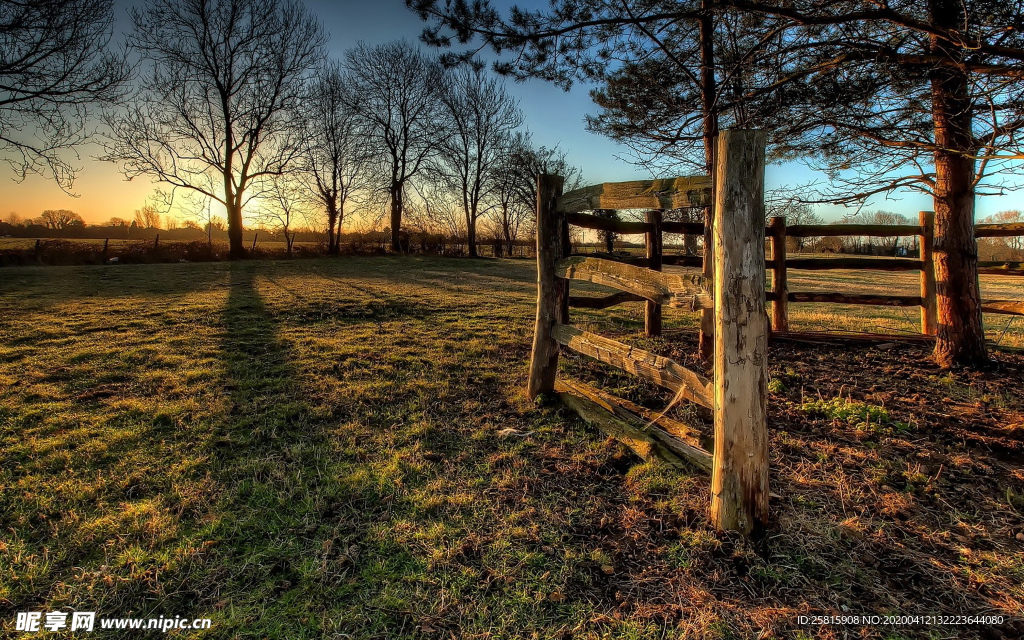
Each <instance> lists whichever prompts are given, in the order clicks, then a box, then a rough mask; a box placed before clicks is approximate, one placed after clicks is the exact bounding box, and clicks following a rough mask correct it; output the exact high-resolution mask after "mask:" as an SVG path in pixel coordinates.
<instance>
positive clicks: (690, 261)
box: [661, 254, 704, 269]
mask: <svg viewBox="0 0 1024 640" xmlns="http://www.w3.org/2000/svg"><path fill="white" fill-rule="evenodd" d="M661 264H663V265H673V266H677V267H696V268H698V269H699V268H700V267H701V266H703V265H704V258H702V257H700V256H680V255H672V254H669V255H662V256H661Z"/></svg>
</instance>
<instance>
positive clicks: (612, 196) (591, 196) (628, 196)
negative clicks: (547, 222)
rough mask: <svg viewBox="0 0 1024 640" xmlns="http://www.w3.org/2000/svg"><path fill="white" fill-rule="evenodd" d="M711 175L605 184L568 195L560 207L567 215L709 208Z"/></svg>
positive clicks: (559, 204)
mask: <svg viewBox="0 0 1024 640" xmlns="http://www.w3.org/2000/svg"><path fill="white" fill-rule="evenodd" d="M710 189H711V179H710V178H709V177H708V176H690V177H681V178H664V179H661V180H634V181H631V182H605V183H603V184H598V185H594V186H591V187H583V188H582V189H576V190H575V191H570V192H569V193H566V194H565V195H563V196H562V197H561V198H559V199H558V202H557V207H558V210H559V211H562V212H564V213H576V212H579V211H593V210H595V209H679V208H681V207H702V206H706V205H707V203H708V200H709V199H710V197H711V196H710Z"/></svg>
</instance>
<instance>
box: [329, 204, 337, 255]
mask: <svg viewBox="0 0 1024 640" xmlns="http://www.w3.org/2000/svg"><path fill="white" fill-rule="evenodd" d="M337 223H338V206H337V205H336V204H335V203H334V202H333V201H328V202H327V253H329V254H331V255H335V254H337V253H338V236H337V235H335V233H334V227H335V225H336V224H337Z"/></svg>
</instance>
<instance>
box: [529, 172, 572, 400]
mask: <svg viewBox="0 0 1024 640" xmlns="http://www.w3.org/2000/svg"><path fill="white" fill-rule="evenodd" d="M561 193H562V178H561V177H559V176H549V175H539V176H537V322H536V324H535V326H534V330H533V350H532V352H531V355H530V378H529V381H528V382H527V387H526V395H527V396H528V397H529V398H530V399H531V400H533V399H534V398H536V397H537V396H538V395H540V394H542V393H550V392H552V391H553V390H554V388H555V376H556V375H557V373H558V343H557V342H556V341H555V339H554V338H553V337H552V335H551V329H552V327H554V325H555V323H556V322H557V321H558V320H559V319H565V316H566V315H567V314H566V313H563V307H565V308H566V309H567V307H566V306H565V305H566V304H567V303H568V296H569V287H568V284H569V283H568V282H566V281H565V280H559V279H557V278H556V277H555V275H556V274H555V263H556V262H557V261H558V258H559V257H560V256H561V254H562V251H563V244H564V242H563V240H564V239H563V238H562V235H563V233H564V231H565V229H564V227H563V224H562V223H563V216H561V215H560V214H558V213H557V212H555V210H554V203H555V199H556V198H557V197H558V195H559V194H561Z"/></svg>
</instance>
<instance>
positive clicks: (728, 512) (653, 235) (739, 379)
mask: <svg viewBox="0 0 1024 640" xmlns="http://www.w3.org/2000/svg"><path fill="white" fill-rule="evenodd" d="M764 143H765V135H764V134H763V133H761V132H755V131H724V132H722V133H721V134H720V135H719V137H718V141H717V156H718V158H717V176H718V179H717V180H718V181H717V183H716V185H715V193H716V201H715V207H714V208H715V210H716V212H717V214H716V219H715V225H714V228H715V230H716V233H715V234H714V237H713V243H709V245H708V246H710V245H711V244H713V246H714V256H715V259H714V270H713V272H712V271H711V270H710V268H709V265H710V264H711V261H710V260H709V261H707V262H705V263H704V274H703V275H701V276H684V275H682V274H679V273H665V272H662V271H660V269H661V267H662V265H663V264H666V263H670V262H671V263H674V264H679V263H680V262H682V261H676V260H672V259H669V260H666V256H664V254H663V250H662V238H663V234H664V233H673V232H680V231H685V232H698V233H700V232H703V231H704V228H703V225H698V226H682V225H673V224H671V223H665V222H663V221H662V217H661V211H660V210H661V209H668V208H678V207H681V206H707V205H708V204H710V203H709V201H708V200H709V196H710V191H711V190H710V186H711V185H710V181H709V180H708V178H706V177H698V178H678V179H674V180H655V181H642V182H630V183H607V184H604V185H598V186H596V187H588V188H586V189H582V190H578V191H574V192H571V193H568V194H565V195H564V196H561V197H559V194H558V190H559V188H560V187H561V180H560V179H557V178H554V177H552V176H539V177H538V185H537V192H538V200H537V260H538V280H539V281H538V295H537V324H536V328H535V332H534V344H533V354H532V357H531V361H530V382H529V385H528V387H527V394H528V396H529V397H530V398H531V399H535V398H537V397H538V396H540V395H541V394H547V393H551V394H556V395H557V396H558V397H559V398H560V399H561V401H562V402H563V403H564V404H565V405H567V406H568V407H570V408H572V409H573V410H574V411H576V413H577V414H579V416H580V417H582V418H583V419H584V420H585V421H586V422H588V423H590V424H591V425H593V426H596V427H598V428H600V429H601V430H603V431H605V432H606V433H609V434H611V435H613V436H614V437H616V438H617V439H618V440H620V441H621V442H624V443H625V444H627V445H628V446H630V447H631V448H632V449H633V450H634V451H636V452H637V453H638V454H639V455H640V456H642V457H644V458H645V459H650V458H658V459H661V460H663V461H665V462H668V463H669V464H673V465H675V466H680V465H682V464H683V462H684V461H686V462H687V463H688V464H691V465H695V466H696V467H698V468H700V469H703V470H706V471H710V472H711V484H712V488H711V495H712V498H711V514H712V520H713V521H714V522H715V524H716V526H717V527H719V528H720V529H727V530H735V531H740V532H741V533H743V534H746V535H753V534H756V533H758V532H760V531H761V530H762V529H763V528H764V527H765V525H766V524H767V521H768V513H767V508H768V458H767V441H768V436H767V426H766V410H765V398H766V393H767V389H766V386H767V380H768V372H767V352H766V349H767V342H768V340H767V326H766V323H765V322H763V321H762V320H761V319H762V317H763V313H764V305H765V297H766V296H765V291H764V265H763V262H762V261H763V246H764V227H763V220H764V193H763V188H764ZM622 208H634V209H647V210H648V212H647V213H646V214H645V215H646V221H645V222H643V223H618V222H614V221H609V220H607V219H600V218H597V217H595V216H589V215H585V214H580V213H579V212H580V211H584V210H588V209H622ZM569 224H576V225H578V226H581V227H584V228H589V229H598V230H603V231H610V232H613V233H643V234H645V249H646V251H645V256H644V257H643V258H642V260H643V261H644V262H643V263H642V264H643V265H644V266H643V267H641V266H637V265H636V264H627V262H639V260H632V259H628V258H626V259H623V258H620V257H619V256H602V257H593V256H569V253H570V251H569V248H568V246H567V243H566V240H567V238H568V225H569ZM784 266H785V265H784V263H783V269H782V271H783V272H784V271H785V269H784ZM645 267H646V268H645ZM709 275H710V276H713V278H714V281H713V283H712V282H711V281H709V278H708V276H709ZM570 280H584V281H587V282H593V283H596V284H600V285H604V286H609V287H612V288H615V289H618V290H619V291H620V292H619V293H615V294H612V295H607V296H602V297H580V296H572V297H570V296H569V295H568V291H567V289H566V288H565V287H566V286H567V284H568V282H569V281H570ZM712 284H713V287H712V286H710V285H712ZM712 289H713V290H714V291H718V292H720V294H719V295H715V296H713V295H711V293H710V291H711V290H712ZM638 300H644V302H645V323H644V325H645V331H646V333H647V335H658V334H659V333H660V332H661V305H663V304H668V305H670V306H675V307H689V308H690V309H701V310H704V311H705V313H704V316H703V319H702V322H704V321H707V320H708V319H712V320H714V322H715V325H714V327H713V329H714V331H713V335H714V336H715V339H714V351H715V353H714V370H715V383H714V384H713V383H712V382H710V381H709V380H708V379H707V378H705V377H704V376H702V375H701V374H699V373H697V372H695V371H691V370H690V369H687V368H686V367H683V366H682V365H680V364H678V363H676V362H674V361H673V360H671V359H670V358H666V357H664V356H659V355H657V354H654V353H651V352H648V351H645V350H643V349H639V348H637V347H632V346H630V345H627V344H624V343H622V342H618V341H616V340H611V339H609V338H604V337H602V336H598V335H595V334H593V333H589V332H586V331H582V330H580V329H577V328H574V327H572V326H570V325H569V324H568V316H569V311H568V308H569V306H570V305H571V306H573V307H586V308H592V309H593V308H606V307H609V306H613V305H616V304H621V303H623V302H632V301H638ZM712 308H713V309H714V314H711V313H710V311H711V309H712ZM708 335H710V333H709V334H708ZM558 345H561V346H562V347H563V348H565V349H568V350H571V351H575V352H577V353H579V354H582V355H584V356H587V357H589V358H593V359H595V360H597V361H599V362H602V363H605V364H608V365H611V366H614V367H617V368H619V369H622V370H624V371H626V372H629V373H632V374H634V375H636V376H638V377H640V378H643V379H645V380H648V381H649V382H652V383H654V384H657V385H660V386H662V387H664V388H666V389H668V390H670V391H673V392H674V393H675V398H674V399H673V400H672V401H671V402H670V403H669V406H670V407H671V405H672V404H674V403H676V402H679V401H681V400H687V401H690V402H694V403H696V404H698V405H700V406H703V407H705V408H708V409H711V410H712V415H713V420H714V425H715V433H714V446H713V449H714V453H709V452H708V450H707V447H706V444H705V442H702V441H701V440H702V439H701V438H700V437H699V435H700V434H699V433H698V432H697V431H696V430H694V429H692V428H690V427H688V426H687V425H685V424H683V423H681V422H679V421H676V420H671V419H669V418H666V417H665V416H664V415H661V414H655V413H654V412H652V411H650V410H648V409H644V408H642V407H639V406H637V405H634V404H632V403H630V402H628V401H626V400H624V399H621V398H615V397H614V396H611V395H610V394H607V393H604V392H602V391H600V390H598V389H595V388H593V387H591V386H589V385H584V384H582V383H579V382H572V381H561V380H556V377H557V369H558V349H557V346H558ZM666 410H667V409H666ZM708 444H710V443H708Z"/></svg>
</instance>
